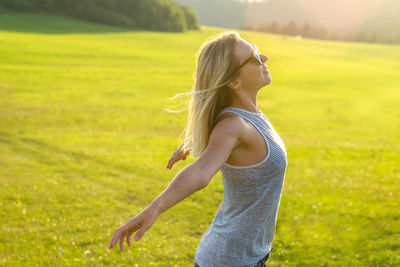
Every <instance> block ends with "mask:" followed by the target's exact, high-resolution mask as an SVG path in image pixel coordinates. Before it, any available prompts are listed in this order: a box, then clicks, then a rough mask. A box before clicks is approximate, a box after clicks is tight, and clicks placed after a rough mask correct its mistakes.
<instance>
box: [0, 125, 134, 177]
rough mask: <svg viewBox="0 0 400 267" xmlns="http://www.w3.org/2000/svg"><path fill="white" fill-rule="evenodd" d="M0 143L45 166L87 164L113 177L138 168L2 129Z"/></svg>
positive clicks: (79, 165)
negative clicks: (13, 134)
mask: <svg viewBox="0 0 400 267" xmlns="http://www.w3.org/2000/svg"><path fill="white" fill-rule="evenodd" d="M0 145H2V146H3V145H8V146H9V147H10V148H11V149H12V150H13V151H14V152H16V153H17V154H18V155H21V156H25V157H27V158H29V159H32V160H35V161H36V162H38V163H41V164H44V165H47V166H60V167H63V166H64V164H72V165H75V166H77V167H78V168H79V167H82V166H87V164H89V165H90V166H92V167H93V168H94V169H97V170H101V171H103V172H106V174H107V175H108V176H113V177H118V175H127V174H131V173H133V172H134V171H135V169H136V170H137V169H138V166H126V165H120V164H115V163H112V162H110V161H106V160H102V159H99V158H96V157H94V156H90V155H87V154H84V153H81V152H74V151H68V150H65V149H60V148H58V147H55V146H51V145H49V144H47V143H44V142H42V141H39V140H35V139H33V138H28V137H18V136H12V135H10V134H9V133H6V132H2V131H0ZM68 166H70V165H68ZM86 168H87V167H84V169H86Z"/></svg>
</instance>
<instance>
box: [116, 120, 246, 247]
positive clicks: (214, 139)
mask: <svg viewBox="0 0 400 267" xmlns="http://www.w3.org/2000/svg"><path fill="white" fill-rule="evenodd" d="M241 123H242V121H240V120H238V119H237V118H234V117H230V118H226V119H224V120H221V121H220V122H219V123H217V125H216V126H215V127H214V129H213V131H212V133H211V136H210V140H209V143H208V146H207V148H206V150H205V151H204V152H203V154H202V155H201V156H200V157H199V158H198V159H197V160H196V161H195V162H193V163H192V164H190V165H188V166H187V167H185V168H184V169H182V170H181V171H180V172H179V173H178V174H177V175H176V176H175V178H174V179H173V180H172V181H171V183H170V184H169V185H168V186H167V188H166V189H165V190H164V191H163V192H162V193H161V194H160V195H159V196H158V197H156V198H155V199H154V200H153V201H152V202H151V204H150V205H149V206H148V207H147V208H146V209H145V210H144V211H143V212H141V213H140V214H138V215H136V216H135V217H133V218H132V219H130V220H129V221H128V222H127V223H125V224H124V225H122V226H121V227H120V228H118V229H117V230H115V232H114V235H113V237H112V239H111V242H110V245H109V248H112V247H113V246H114V245H115V244H116V243H117V242H119V247H120V250H121V251H122V250H123V243H124V239H125V238H126V242H127V244H128V246H130V245H131V242H130V237H131V235H132V234H133V233H134V232H136V231H138V232H137V233H136V234H135V238H134V239H135V240H136V241H138V240H139V239H140V238H141V237H142V236H143V235H144V233H145V232H146V231H147V230H148V229H149V228H150V227H151V226H152V225H153V223H154V222H155V220H156V219H157V217H158V216H159V215H160V214H161V213H163V212H164V211H166V210H168V209H169V208H171V207H172V206H174V205H175V204H177V203H179V202H180V201H182V200H183V199H185V198H186V197H188V196H190V195H191V194H193V193H194V192H196V191H198V190H201V189H202V188H204V187H206V186H207V185H208V183H209V182H210V180H211V179H212V177H213V176H214V175H215V174H216V173H217V171H218V170H219V169H220V168H221V166H222V164H224V163H225V161H226V160H227V159H228V157H229V155H230V154H231V152H232V150H233V149H234V148H235V147H236V146H237V145H238V144H239V136H240V130H241V129H243V128H242V127H241V126H242V125H241Z"/></svg>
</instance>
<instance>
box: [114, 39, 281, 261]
mask: <svg viewBox="0 0 400 267" xmlns="http://www.w3.org/2000/svg"><path fill="white" fill-rule="evenodd" d="M267 60H268V57H267V56H265V55H262V54H260V52H259V51H258V49H257V48H256V46H255V45H253V44H250V43H248V42H246V41H245V40H243V39H241V38H240V36H239V34H238V33H236V32H227V33H222V34H220V35H218V36H217V37H215V38H213V39H211V40H210V41H208V42H206V43H204V45H203V46H202V47H201V48H200V54H199V57H198V62H197V67H196V73H195V83H194V91H193V96H192V100H191V102H190V106H189V118H188V123H187V125H186V129H185V133H186V136H185V141H184V143H183V144H182V145H181V147H179V149H178V150H177V151H176V152H175V153H174V154H173V156H172V157H171V159H170V161H169V162H168V166H167V168H168V169H171V167H172V166H173V164H174V163H175V162H177V161H178V160H181V159H186V157H187V156H188V154H189V153H190V152H192V154H193V155H194V156H199V158H198V159H197V160H196V161H195V162H194V163H192V164H190V165H189V166H187V167H185V168H184V169H183V170H182V171H180V172H179V173H178V174H177V175H176V177H175V178H174V179H173V181H172V182H171V183H170V184H169V185H168V187H167V188H166V189H165V190H164V191H163V192H162V193H161V194H160V195H159V196H158V197H157V198H155V199H154V200H153V202H152V203H151V204H150V205H149V206H148V207H147V208H146V209H145V210H144V211H142V212H141V213H140V214H138V215H136V216H134V217H133V218H132V219H130V220H129V221H128V222H127V223H125V224H124V225H123V226H121V227H120V228H118V229H117V230H116V231H115V232H114V235H113V237H112V240H111V243H110V246H109V247H110V248H112V247H113V246H114V245H115V244H116V243H117V242H119V246H120V250H121V251H122V250H123V243H124V239H125V238H126V242H127V244H128V246H130V244H131V243H130V237H131V235H132V234H133V233H135V232H136V231H137V233H136V234H135V240H139V239H140V238H141V237H142V236H143V234H144V233H145V232H146V231H147V230H148V229H149V228H150V227H151V226H152V225H153V223H154V222H155V220H156V218H157V217H158V215H159V214H161V213H162V212H164V211H166V210H167V209H169V208H171V207H172V206H174V205H175V204H177V203H178V202H180V201H182V200H183V199H185V198H186V197H188V196H190V195H191V194H192V193H194V192H196V191H198V190H201V189H203V188H204V187H206V186H207V184H208V183H209V182H210V180H211V179H212V177H213V176H214V175H215V174H216V173H217V172H218V170H221V173H222V179H223V185H224V195H223V201H222V203H221V205H220V206H219V209H218V211H217V213H216V216H215V218H214V220H213V222H212V224H211V226H210V227H209V228H208V229H207V231H206V232H205V233H204V235H203V237H202V239H201V241H200V244H199V246H198V248H197V251H196V254H195V257H194V261H195V262H194V264H195V266H200V267H212V266H218V267H222V266H229V267H232V266H246V267H247V266H249V267H253V266H265V261H266V260H267V259H268V257H269V254H270V252H271V251H272V246H271V244H272V240H273V237H274V233H275V225H276V220H277V214H278V208H279V204H280V198H281V193H282V189H283V182H284V177H285V173H286V167H287V158H286V148H285V145H284V143H283V141H282V140H281V138H280V137H279V135H278V134H277V133H276V131H275V130H274V128H273V127H272V125H271V123H270V122H269V120H268V119H267V117H266V116H265V115H264V114H263V113H262V112H261V111H260V110H259V108H258V106H257V94H258V92H259V90H260V89H261V88H262V87H264V86H265V85H267V84H270V83H271V76H270V75H269V71H268V70H267V67H266V65H265V62H266V61H267Z"/></svg>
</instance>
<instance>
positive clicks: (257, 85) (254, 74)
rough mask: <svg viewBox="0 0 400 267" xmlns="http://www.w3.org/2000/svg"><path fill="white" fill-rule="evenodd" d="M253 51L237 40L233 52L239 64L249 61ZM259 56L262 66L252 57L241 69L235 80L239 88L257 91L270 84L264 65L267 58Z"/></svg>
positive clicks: (249, 46) (241, 40)
mask: <svg viewBox="0 0 400 267" xmlns="http://www.w3.org/2000/svg"><path fill="white" fill-rule="evenodd" d="M253 51H254V47H253V46H252V45H251V44H250V43H248V42H247V41H245V40H243V39H239V40H238V41H237V42H236V45H235V48H234V52H235V55H236V57H237V58H238V59H239V62H240V64H242V63H243V62H245V61H246V60H247V59H249V58H250V56H251V55H252V53H253ZM260 56H261V60H262V62H263V63H264V64H262V65H261V64H260V63H259V62H258V61H257V60H256V59H255V58H254V57H252V59H251V60H250V61H249V62H248V63H247V64H245V65H243V67H242V68H241V72H240V74H239V77H238V78H237V82H238V83H239V84H240V85H239V86H238V87H239V88H246V89H256V90H259V89H261V88H262V87H264V86H265V85H267V84H270V83H271V82H272V78H271V76H270V75H269V70H268V69H267V66H266V65H265V62H267V60H268V57H267V56H265V55H263V54H260Z"/></svg>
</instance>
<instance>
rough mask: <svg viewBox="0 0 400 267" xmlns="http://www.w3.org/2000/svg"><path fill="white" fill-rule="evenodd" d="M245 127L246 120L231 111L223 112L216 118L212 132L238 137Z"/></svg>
mask: <svg viewBox="0 0 400 267" xmlns="http://www.w3.org/2000/svg"><path fill="white" fill-rule="evenodd" d="M245 128H246V122H245V120H244V119H243V118H242V117H240V116H238V115H236V114H234V113H232V112H225V113H223V114H222V115H221V116H220V117H219V118H218V119H217V122H216V124H215V126H214V129H213V132H214V131H216V132H218V133H220V134H223V135H225V136H235V137H237V138H240V137H241V135H242V134H243V130H244V129H245Z"/></svg>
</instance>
